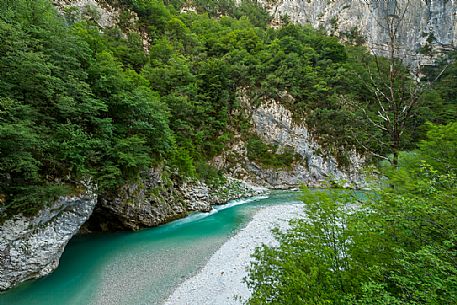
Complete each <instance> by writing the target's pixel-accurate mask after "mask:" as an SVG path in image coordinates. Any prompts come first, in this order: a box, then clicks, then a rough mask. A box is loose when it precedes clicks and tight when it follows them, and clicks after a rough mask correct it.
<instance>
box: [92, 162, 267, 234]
mask: <svg viewBox="0 0 457 305" xmlns="http://www.w3.org/2000/svg"><path fill="white" fill-rule="evenodd" d="M265 191H266V189H263V188H258V187H255V186H252V185H250V184H248V183H246V182H243V181H240V180H237V179H234V178H230V177H228V178H226V182H225V183H224V184H222V185H220V186H218V187H211V186H209V185H207V184H205V183H204V182H201V181H187V182H177V181H173V179H171V178H170V177H168V176H167V174H166V173H165V172H164V171H163V170H162V169H161V168H160V167H157V168H153V169H151V170H150V171H149V172H148V173H147V174H146V175H144V177H143V178H142V179H141V180H140V181H138V182H135V183H130V184H127V185H124V186H123V187H121V188H120V189H119V191H118V192H116V194H112V195H108V196H103V197H101V198H100V200H99V203H98V205H97V208H96V209H95V211H94V213H93V216H92V217H91V218H90V220H89V222H88V223H87V224H86V225H85V229H87V230H89V231H113V230H138V229H140V228H145V227H153V226H158V225H160V224H164V223H167V222H170V221H171V220H174V219H178V218H182V217H185V216H186V215H187V214H188V213H189V212H190V211H204V212H207V211H210V210H211V206H212V205H214V204H222V203H226V202H227V201H229V200H231V199H236V198H240V197H250V196H254V195H257V194H260V193H264V192H265Z"/></svg>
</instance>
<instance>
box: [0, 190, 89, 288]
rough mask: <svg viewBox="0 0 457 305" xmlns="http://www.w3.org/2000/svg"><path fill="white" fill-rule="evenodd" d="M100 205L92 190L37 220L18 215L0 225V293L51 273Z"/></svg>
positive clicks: (53, 207)
mask: <svg viewBox="0 0 457 305" xmlns="http://www.w3.org/2000/svg"><path fill="white" fill-rule="evenodd" d="M96 202H97V196H96V194H95V192H94V190H93V189H92V188H91V187H88V188H87V191H86V192H85V193H84V194H82V195H78V196H67V197H61V198H60V199H58V200H57V201H55V202H54V203H53V204H52V205H50V206H48V207H46V208H44V209H43V210H41V211H40V212H39V213H38V214H37V215H35V216H34V217H26V216H23V215H17V216H16V217H14V218H13V219H10V220H7V221H6V222H5V223H3V224H2V225H0V291H1V290H5V289H8V288H10V287H12V286H14V285H16V284H18V283H20V282H23V281H25V280H28V279H34V278H39V277H42V276H45V275H46V274H48V273H50V272H52V271H53V270H54V269H55V268H57V266H58V265H59V259H60V256H61V255H62V253H63V251H64V247H65V246H66V244H67V243H68V241H69V240H70V239H71V238H72V237H73V236H74V235H75V234H76V233H77V232H78V231H79V228H80V226H81V225H82V224H83V223H84V222H85V221H86V220H87V219H88V218H89V216H90V215H91V213H92V210H93V209H94V207H95V204H96Z"/></svg>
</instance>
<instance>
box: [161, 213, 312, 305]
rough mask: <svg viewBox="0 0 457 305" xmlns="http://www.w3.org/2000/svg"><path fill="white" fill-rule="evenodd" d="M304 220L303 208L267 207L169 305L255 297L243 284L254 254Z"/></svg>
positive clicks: (221, 303)
mask: <svg viewBox="0 0 457 305" xmlns="http://www.w3.org/2000/svg"><path fill="white" fill-rule="evenodd" d="M297 217H303V205H301V204H287V205H276V206H271V207H266V208H263V209H262V210H260V211H259V212H257V213H256V214H255V215H254V217H253V219H252V220H251V221H250V222H249V223H248V225H247V226H246V227H245V228H244V229H241V230H240V231H239V232H238V233H237V234H236V235H234V236H233V237H231V238H230V239H229V240H228V241H227V242H226V243H225V244H223V245H222V247H221V248H219V250H217V251H216V252H215V253H214V254H213V256H211V258H210V259H209V261H208V262H207V264H206V265H205V266H204V267H203V268H202V269H201V270H200V271H199V272H198V273H197V274H196V275H194V276H193V277H191V278H189V279H187V280H186V281H184V282H183V283H182V284H181V285H180V286H179V287H178V288H177V289H176V290H175V291H174V292H173V293H172V294H171V295H170V296H169V297H168V299H167V300H166V301H165V305H235V304H236V305H238V304H242V303H243V301H245V300H247V299H248V298H249V296H250V295H251V292H250V291H249V289H248V287H247V286H246V284H245V283H243V278H244V277H246V275H247V271H246V270H247V267H248V266H249V263H250V262H251V260H252V258H251V254H252V253H253V252H254V250H255V248H256V247H258V246H260V245H262V244H266V245H270V246H272V245H276V244H277V241H276V240H275V238H274V237H273V235H272V233H271V229H272V228H273V227H275V226H279V227H280V228H281V229H283V230H285V229H286V228H287V227H288V222H289V220H290V219H292V218H297Z"/></svg>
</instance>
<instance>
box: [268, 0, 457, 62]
mask: <svg viewBox="0 0 457 305" xmlns="http://www.w3.org/2000/svg"><path fill="white" fill-rule="evenodd" d="M260 2H261V3H262V4H263V5H264V6H265V7H266V8H267V10H269V11H270V13H271V14H272V15H273V17H274V19H275V21H276V23H280V20H281V16H288V17H289V18H290V20H291V21H292V22H296V23H302V24H311V25H312V26H313V27H315V28H324V29H325V30H326V31H327V32H328V33H331V34H334V35H337V36H340V37H342V38H348V36H349V35H351V33H352V35H354V34H356V33H360V34H361V35H362V36H363V37H365V39H366V41H367V44H368V46H369V47H370V48H371V49H372V50H374V51H375V52H378V53H383V52H384V51H385V44H386V42H387V39H388V36H387V31H386V29H385V22H386V16H388V15H397V16H399V17H401V16H403V12H405V13H404V17H403V21H402V22H401V24H400V26H399V28H398V30H399V33H398V37H399V40H400V41H399V42H400V44H401V45H403V46H404V50H405V51H406V50H407V51H408V52H409V53H408V54H409V56H416V54H417V53H419V51H420V50H421V48H424V47H430V48H431V50H432V53H441V52H443V51H446V50H449V49H452V48H454V47H456V46H457V1H455V0H385V1H379V0H306V1H305V0H274V1H270V0H262V1H260ZM433 57H434V56H430V55H420V56H419V58H418V60H419V61H420V62H421V63H422V64H428V63H431V61H432V58H433ZM410 59H411V58H410Z"/></svg>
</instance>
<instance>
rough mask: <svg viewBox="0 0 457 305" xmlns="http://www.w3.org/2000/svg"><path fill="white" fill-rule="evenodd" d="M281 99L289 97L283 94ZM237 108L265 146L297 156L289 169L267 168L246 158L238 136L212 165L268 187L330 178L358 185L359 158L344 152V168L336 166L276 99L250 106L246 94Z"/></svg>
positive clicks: (311, 183)
mask: <svg viewBox="0 0 457 305" xmlns="http://www.w3.org/2000/svg"><path fill="white" fill-rule="evenodd" d="M283 98H292V97H291V96H289V95H287V94H285V93H284V94H283ZM240 101H241V105H242V106H243V108H244V109H246V110H247V111H248V112H249V113H248V116H249V117H250V120H251V124H252V126H253V130H252V131H253V132H254V133H255V134H256V135H257V136H259V137H260V138H261V139H262V140H263V141H264V142H265V143H268V144H272V145H275V146H277V147H278V152H281V151H283V150H285V149H287V148H288V149H292V150H293V152H294V153H295V154H296V155H297V156H299V158H298V160H296V161H295V162H293V163H292V164H291V167H290V168H267V167H264V166H262V165H260V164H257V163H256V162H254V161H251V160H249V158H248V157H247V148H246V143H245V142H244V141H243V140H242V139H241V137H240V136H238V139H237V140H236V141H234V142H233V143H232V146H231V147H230V149H227V150H226V151H225V152H224V153H223V154H222V155H221V156H218V157H217V158H215V159H214V164H215V165H216V166H217V167H218V168H221V169H224V170H226V171H227V172H229V174H230V175H232V176H233V177H236V178H239V179H243V180H246V181H250V182H252V183H255V184H259V185H262V186H265V187H270V188H292V187H297V186H300V185H301V184H306V185H308V186H322V185H323V183H324V182H325V180H326V179H328V178H330V179H333V180H336V181H341V182H343V184H344V185H346V186H348V185H350V184H352V185H355V186H362V184H363V176H362V175H361V170H362V166H363V164H364V158H363V156H360V155H358V154H357V152H355V151H349V152H347V159H348V162H347V165H346V166H340V165H338V162H337V160H336V159H335V157H333V156H332V155H330V154H328V153H325V151H326V150H325V149H323V148H322V147H321V146H320V145H319V144H318V143H317V141H316V140H315V139H314V138H313V137H312V135H311V134H310V133H309V131H308V129H307V127H306V125H305V122H304V121H301V122H294V120H293V115H292V112H291V111H289V110H287V109H286V108H285V107H284V106H282V105H281V103H280V102H279V101H276V100H272V99H270V100H264V101H263V102H262V103H261V104H260V105H259V106H257V107H253V106H252V105H251V103H250V101H249V98H248V97H247V96H246V94H241V96H240Z"/></svg>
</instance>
